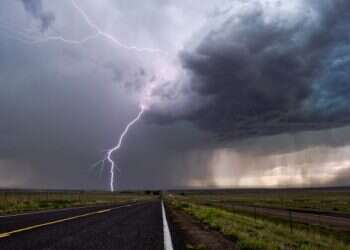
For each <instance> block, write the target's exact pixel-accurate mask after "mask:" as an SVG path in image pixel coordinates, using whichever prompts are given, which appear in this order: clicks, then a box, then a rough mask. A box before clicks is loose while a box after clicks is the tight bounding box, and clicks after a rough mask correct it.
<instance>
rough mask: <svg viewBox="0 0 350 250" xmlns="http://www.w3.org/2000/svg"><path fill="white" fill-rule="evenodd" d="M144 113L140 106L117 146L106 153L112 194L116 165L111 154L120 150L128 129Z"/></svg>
mask: <svg viewBox="0 0 350 250" xmlns="http://www.w3.org/2000/svg"><path fill="white" fill-rule="evenodd" d="M144 112H145V108H144V107H142V106H141V109H140V112H139V113H138V114H137V116H136V117H135V118H134V120H132V121H131V122H129V123H128V124H127V125H126V127H125V129H124V131H123V133H122V134H121V135H120V137H119V141H118V144H117V145H116V146H115V147H113V148H111V149H109V150H108V151H107V154H106V160H107V161H108V162H109V164H110V166H111V168H110V183H109V185H110V190H111V191H112V192H113V191H114V170H115V167H116V164H115V162H114V161H113V159H112V154H113V153H114V152H115V151H117V150H118V149H120V147H121V146H122V144H123V140H124V137H125V136H126V135H127V134H128V131H129V129H130V127H131V126H133V125H134V124H135V123H136V122H137V121H138V120H140V119H141V116H142V115H143V113H144Z"/></svg>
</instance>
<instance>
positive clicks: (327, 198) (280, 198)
mask: <svg viewBox="0 0 350 250" xmlns="http://www.w3.org/2000/svg"><path fill="white" fill-rule="evenodd" d="M176 193H177V194H180V195H185V196H186V197H188V198H190V199H191V200H193V201H196V202H200V203H202V204H204V203H208V204H211V205H212V204H216V205H219V204H221V205H225V204H230V205H232V204H235V205H248V206H257V207H269V208H270V207H272V208H288V209H300V210H305V211H311V212H324V213H340V214H344V213H345V214H349V216H350V188H306V189H237V190H214V191H187V192H186V191H183V192H180V191H179V192H176Z"/></svg>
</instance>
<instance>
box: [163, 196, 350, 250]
mask: <svg viewBox="0 0 350 250" xmlns="http://www.w3.org/2000/svg"><path fill="white" fill-rule="evenodd" d="M168 202H169V203H170V204H171V206H173V207H174V208H175V209H181V210H182V211H184V212H186V213H188V214H190V215H191V216H193V217H194V218H195V219H197V220H199V221H200V222H202V223H204V224H206V225H208V226H209V227H210V228H211V229H214V230H218V231H220V232H221V233H223V234H224V235H225V236H226V237H228V238H231V239H233V240H234V241H235V242H236V243H237V245H236V246H237V249H304V250H308V249H325V250H326V249H327V250H328V249H337V250H342V249H344V250H346V249H350V246H349V245H347V244H346V243H343V242H342V241H340V240H338V239H336V238H334V237H333V236H331V235H330V234H324V233H322V232H321V231H317V230H312V228H298V227H297V228H294V229H293V231H292V232H291V231H290V227H289V226H288V225H287V224H286V223H279V222H277V221H271V220H267V219H263V218H254V216H249V215H245V214H239V213H234V212H229V211H227V210H224V209H221V208H216V207H210V206H205V205H199V204H195V203H193V202H189V201H186V200H182V199H179V198H176V197H174V196H172V197H171V198H168Z"/></svg>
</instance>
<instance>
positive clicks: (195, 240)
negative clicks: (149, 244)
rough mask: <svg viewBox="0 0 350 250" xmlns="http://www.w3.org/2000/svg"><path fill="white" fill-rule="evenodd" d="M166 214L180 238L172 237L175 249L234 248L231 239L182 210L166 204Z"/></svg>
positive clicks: (227, 249)
mask: <svg viewBox="0 0 350 250" xmlns="http://www.w3.org/2000/svg"><path fill="white" fill-rule="evenodd" d="M167 214H168V217H169V221H170V222H171V223H172V224H173V226H174V227H173V230H176V231H177V232H176V235H177V237H179V238H181V239H174V240H175V241H176V242H177V243H178V248H176V247H175V246H174V248H175V249H198V250H199V249H200V250H232V249H236V248H235V244H234V242H233V241H230V240H228V239H226V238H225V237H224V236H223V235H222V234H221V233H219V232H217V231H215V230H212V229H210V228H209V227H208V226H206V225H204V224H202V223H200V222H198V221H197V220H195V219H193V218H192V217H191V216H190V215H188V214H186V213H184V212H183V211H180V210H178V209H174V208H172V207H169V206H167ZM176 242H175V244H174V245H176ZM180 246H181V247H180Z"/></svg>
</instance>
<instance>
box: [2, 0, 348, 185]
mask: <svg viewBox="0 0 350 250" xmlns="http://www.w3.org/2000/svg"><path fill="white" fill-rule="evenodd" d="M349 13H350V2H349V1H347V0H309V1H305V0H291V1H281V0H247V1H241V0H231V1H227V0H225V1H224V0H222V1H221V0H220V1H210V0H208V1H203V0H196V1H189V0H188V1H185V0H182V1H170V0H169V1H168V0H147V1H142V4H140V1H136V0H135V1H132V0H128V1H124V0H101V1H94V0H75V1H73V0H62V1H49V0H16V1H13V0H2V1H1V2H0V87H1V91H0V117H1V120H0V188H5V187H7V188H69V189H71V188H78V189H109V178H110V175H109V165H108V162H105V164H99V161H100V160H102V159H104V157H105V155H106V151H107V150H108V149H110V148H112V147H114V146H115V145H117V143H118V139H119V136H120V135H121V133H122V132H123V130H124V128H125V126H126V125H127V124H128V122H130V121H131V120H132V119H134V118H135V117H136V116H137V114H138V113H139V112H140V108H141V107H143V108H145V112H144V114H143V116H142V117H141V119H140V120H139V121H138V122H137V123H136V124H135V125H134V126H133V127H131V128H130V130H129V133H128V134H127V136H126V137H125V140H124V144H123V146H122V147H121V149H120V150H119V151H117V152H115V153H114V154H113V159H114V160H115V162H116V164H117V166H118V168H119V169H120V171H117V172H116V179H115V180H116V183H115V187H116V188H119V189H134V188H175V187H230V186H234V187H236V186H239V187H248V186H249V187H250V186H319V185H349V184H350V119H349V117H350V116H349V115H350V106H349V104H350V103H349V102H350V101H349V100H350V99H349V98H350V82H349V81H350V80H349V79H350V45H349V44H350V43H349V42H350V33H349V30H348V27H349V25H350V14H349ZM100 163H101V162H100Z"/></svg>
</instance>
